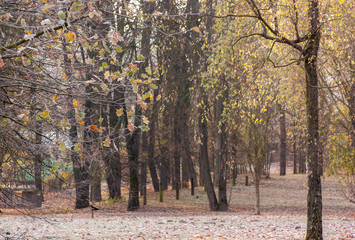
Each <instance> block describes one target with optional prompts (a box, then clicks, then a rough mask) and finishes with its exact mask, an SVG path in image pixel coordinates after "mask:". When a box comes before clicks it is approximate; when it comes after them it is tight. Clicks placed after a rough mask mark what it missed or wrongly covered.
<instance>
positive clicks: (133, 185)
mask: <svg viewBox="0 0 355 240" xmlns="http://www.w3.org/2000/svg"><path fill="white" fill-rule="evenodd" d="M123 112H124V123H125V124H124V126H125V135H126V148H127V154H128V165H129V199H128V208H127V210H128V211H134V210H136V209H138V208H139V178H138V158H139V145H140V144H139V143H140V132H141V131H140V128H139V127H138V126H140V123H141V109H140V107H139V106H138V105H136V116H135V124H134V126H135V129H134V130H133V133H131V132H130V130H129V129H128V116H127V110H126V105H125V103H124V106H123Z"/></svg>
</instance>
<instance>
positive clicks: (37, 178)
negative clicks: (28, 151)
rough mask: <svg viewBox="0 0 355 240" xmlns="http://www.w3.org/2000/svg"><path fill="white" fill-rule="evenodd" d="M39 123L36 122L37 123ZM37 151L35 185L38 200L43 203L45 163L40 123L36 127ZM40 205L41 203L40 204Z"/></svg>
mask: <svg viewBox="0 0 355 240" xmlns="http://www.w3.org/2000/svg"><path fill="white" fill-rule="evenodd" d="M37 124H39V123H36V125H37ZM36 131H37V133H36V141H35V142H36V153H35V162H34V163H35V166H34V170H35V186H36V190H37V198H38V199H37V202H38V203H42V202H43V201H44V197H43V187H42V181H43V178H42V165H43V157H42V153H41V151H42V149H41V144H42V136H41V129H40V125H38V127H36ZM38 205H40V204H38Z"/></svg>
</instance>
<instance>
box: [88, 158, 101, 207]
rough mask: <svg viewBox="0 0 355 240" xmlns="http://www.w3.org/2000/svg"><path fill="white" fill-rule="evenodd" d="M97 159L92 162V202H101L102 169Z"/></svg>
mask: <svg viewBox="0 0 355 240" xmlns="http://www.w3.org/2000/svg"><path fill="white" fill-rule="evenodd" d="M97 160H98V159H96V161H94V162H92V164H91V201H92V202H101V201H102V195H101V170H100V168H99V164H98V162H97Z"/></svg>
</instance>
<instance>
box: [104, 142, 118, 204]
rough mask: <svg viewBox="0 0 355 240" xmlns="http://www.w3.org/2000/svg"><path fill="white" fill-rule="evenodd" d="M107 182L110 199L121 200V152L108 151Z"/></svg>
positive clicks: (112, 149) (106, 160) (106, 159)
mask: <svg viewBox="0 0 355 240" xmlns="http://www.w3.org/2000/svg"><path fill="white" fill-rule="evenodd" d="M104 160H105V164H106V181H107V187H108V191H109V198H111V199H121V178H122V175H121V159H120V153H119V150H118V149H117V150H116V149H114V148H110V149H107V151H106V156H105V159H104Z"/></svg>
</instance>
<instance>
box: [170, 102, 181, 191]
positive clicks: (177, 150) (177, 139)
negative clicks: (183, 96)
mask: <svg viewBox="0 0 355 240" xmlns="http://www.w3.org/2000/svg"><path fill="white" fill-rule="evenodd" d="M179 110H180V108H178V109H176V110H175V118H174V133H173V138H174V177H173V185H172V187H173V189H175V188H176V186H180V183H181V180H180V161H181V150H182V149H181V129H180V126H179V123H180V121H179V118H180V117H179V116H178V114H179Z"/></svg>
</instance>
